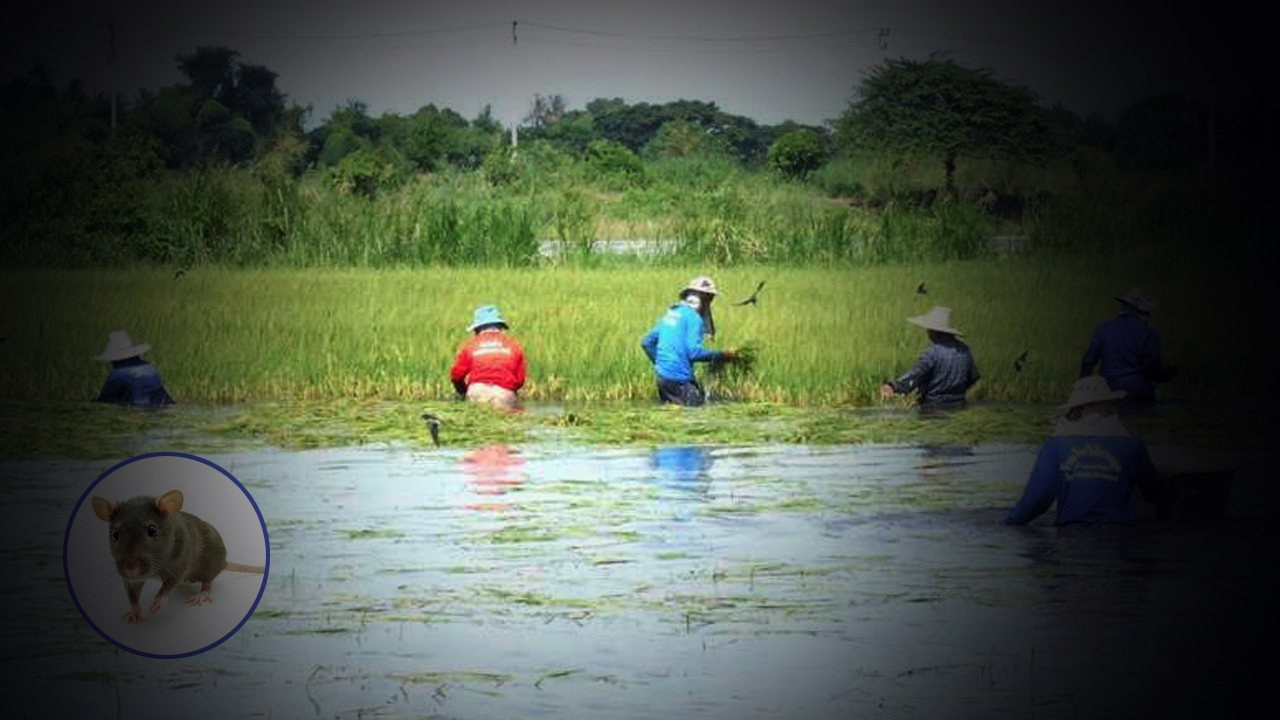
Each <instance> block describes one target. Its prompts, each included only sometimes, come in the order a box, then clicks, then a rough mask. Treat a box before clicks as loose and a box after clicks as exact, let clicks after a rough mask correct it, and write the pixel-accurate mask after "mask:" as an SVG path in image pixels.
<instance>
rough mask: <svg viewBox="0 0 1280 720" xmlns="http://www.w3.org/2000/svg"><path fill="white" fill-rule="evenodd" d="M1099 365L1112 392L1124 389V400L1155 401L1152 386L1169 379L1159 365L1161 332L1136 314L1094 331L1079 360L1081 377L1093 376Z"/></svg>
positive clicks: (1123, 315)
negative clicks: (1099, 364)
mask: <svg viewBox="0 0 1280 720" xmlns="http://www.w3.org/2000/svg"><path fill="white" fill-rule="evenodd" d="M1099 362H1101V363H1102V367H1101V369H1100V372H1101V375H1102V377H1104V378H1106V380H1107V384H1108V385H1110V386H1111V389H1112V390H1127V391H1128V392H1129V394H1128V395H1127V396H1125V400H1127V401H1132V402H1150V401H1152V400H1155V398H1156V391H1155V383H1156V382H1162V381H1164V380H1167V379H1168V371H1167V370H1166V369H1165V368H1164V367H1163V366H1162V364H1161V362H1160V333H1158V332H1156V329H1155V328H1153V327H1151V325H1150V324H1149V323H1147V321H1146V320H1144V319H1142V318H1141V317H1140V316H1138V315H1137V314H1136V313H1133V312H1128V311H1126V312H1122V313H1120V314H1119V315H1117V316H1116V317H1114V318H1112V319H1110V320H1108V321H1106V322H1104V323H1102V324H1101V325H1099V326H1098V327H1097V328H1096V329H1095V330H1094V331H1093V338H1092V339H1091V340H1090V341H1089V347H1088V348H1087V349H1086V350H1085V351H1084V356H1083V357H1082V358H1081V359H1080V377H1085V376H1086V375H1090V374H1092V373H1093V367H1094V366H1095V365H1097V364H1098V363H1099Z"/></svg>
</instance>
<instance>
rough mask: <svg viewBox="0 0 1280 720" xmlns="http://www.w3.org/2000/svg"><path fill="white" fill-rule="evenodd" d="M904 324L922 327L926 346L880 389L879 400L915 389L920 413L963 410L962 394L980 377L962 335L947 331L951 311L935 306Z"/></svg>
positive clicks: (964, 398)
mask: <svg viewBox="0 0 1280 720" xmlns="http://www.w3.org/2000/svg"><path fill="white" fill-rule="evenodd" d="M907 322H909V323H911V324H913V325H919V326H920V327H923V328H924V329H925V331H926V333H927V334H928V337H929V342H930V345H929V347H927V348H925V351H924V353H922V354H921V355H920V359H919V360H916V364H915V365H914V366H912V368H911V369H910V370H908V371H907V372H905V373H903V374H902V375H901V376H899V377H898V379H896V380H890V381H888V382H886V383H885V384H884V385H882V386H881V387H880V397H881V398H885V399H887V398H889V397H891V396H893V395H895V394H905V393H909V392H911V391H912V390H914V389H916V388H919V389H920V398H919V406H920V409H921V410H945V409H951V408H962V407H964V406H965V404H966V402H967V399H966V395H965V394H966V393H967V392H968V391H969V388H971V387H973V384H974V383H976V382H978V379H979V378H981V377H982V375H981V374H980V373H979V372H978V365H977V363H975V362H974V361H973V353H971V352H970V351H969V346H968V345H966V344H965V343H964V341H962V340H961V339H960V338H961V337H962V336H963V333H961V332H960V331H959V330H957V329H955V328H953V327H951V308H946V307H942V306H937V307H934V308H933V309H932V310H930V311H929V312H927V313H925V314H924V315H921V316H919V317H912V318H907Z"/></svg>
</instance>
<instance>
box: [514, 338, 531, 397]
mask: <svg viewBox="0 0 1280 720" xmlns="http://www.w3.org/2000/svg"><path fill="white" fill-rule="evenodd" d="M511 345H512V347H511V350H512V351H513V352H514V353H515V358H514V359H515V369H514V372H513V374H514V375H515V378H514V383H515V387H513V388H512V390H519V389H520V388H522V387H524V379H525V373H526V372H528V366H527V365H526V364H525V359H524V348H523V347H521V346H520V345H519V344H518V343H514V342H513V343H511Z"/></svg>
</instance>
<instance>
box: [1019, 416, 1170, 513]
mask: <svg viewBox="0 0 1280 720" xmlns="http://www.w3.org/2000/svg"><path fill="white" fill-rule="evenodd" d="M1163 482H1164V476H1163V475H1161V474H1160V472H1159V471H1158V470H1156V468H1155V465H1153V464H1152V463H1151V456H1150V455H1149V454H1148V453H1147V448H1146V446H1145V445H1143V444H1142V441H1141V440H1139V439H1137V438H1135V437H1132V436H1117V435H1066V436H1063V435H1054V436H1051V437H1050V438H1049V439H1048V440H1046V441H1045V443H1044V446H1043V447H1041V448H1040V454H1039V456H1038V457H1037V458H1036V463H1035V466H1034V467H1033V468H1032V469H1031V477H1030V478H1028V479H1027V486H1026V488H1025V489H1024V490H1023V491H1022V497H1021V498H1020V499H1019V500H1018V502H1017V504H1015V505H1014V506H1013V508H1012V509H1011V510H1009V514H1008V516H1007V517H1005V519H1004V523H1005V524H1006V525H1025V524H1027V523H1029V522H1031V521H1032V520H1035V519H1036V518H1038V517H1040V516H1041V515H1043V514H1044V512H1045V511H1046V510H1048V509H1049V507H1050V506H1051V505H1053V504H1054V503H1057V506H1058V507H1057V514H1056V517H1055V518H1054V521H1053V524H1054V525H1110V524H1122V525H1130V524H1132V523H1133V520H1134V518H1135V516H1136V515H1137V512H1138V492H1141V493H1142V495H1143V496H1144V497H1146V498H1147V499H1148V500H1151V501H1154V500H1155V498H1156V496H1157V494H1158V492H1159V491H1160V489H1161V487H1162V485H1163ZM1135 489H1136V490H1137V491H1138V492H1135Z"/></svg>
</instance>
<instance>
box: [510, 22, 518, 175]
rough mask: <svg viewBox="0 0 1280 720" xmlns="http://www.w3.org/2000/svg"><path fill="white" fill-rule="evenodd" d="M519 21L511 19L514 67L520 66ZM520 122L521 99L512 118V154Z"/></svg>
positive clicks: (512, 62) (512, 61)
mask: <svg viewBox="0 0 1280 720" xmlns="http://www.w3.org/2000/svg"><path fill="white" fill-rule="evenodd" d="M517 22H519V21H518V20H512V21H511V65H512V67H513V68H515V67H518V66H517V65H516V60H515V57H516V23H517ZM517 84H518V83H517ZM519 124H520V102H519V100H517V101H516V104H515V117H513V118H511V154H512V155H514V154H515V151H516V142H517V140H516V125H519Z"/></svg>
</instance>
